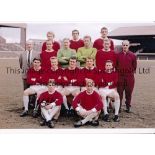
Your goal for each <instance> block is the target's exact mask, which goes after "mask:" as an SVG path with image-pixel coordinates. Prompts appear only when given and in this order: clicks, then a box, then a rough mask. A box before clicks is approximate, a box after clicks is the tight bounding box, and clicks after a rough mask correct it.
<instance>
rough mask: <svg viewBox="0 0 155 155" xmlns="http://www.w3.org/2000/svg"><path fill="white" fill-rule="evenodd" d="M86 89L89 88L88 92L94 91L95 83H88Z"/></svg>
mask: <svg viewBox="0 0 155 155" xmlns="http://www.w3.org/2000/svg"><path fill="white" fill-rule="evenodd" d="M86 89H87V92H88V93H92V92H93V85H92V84H88V85H86Z"/></svg>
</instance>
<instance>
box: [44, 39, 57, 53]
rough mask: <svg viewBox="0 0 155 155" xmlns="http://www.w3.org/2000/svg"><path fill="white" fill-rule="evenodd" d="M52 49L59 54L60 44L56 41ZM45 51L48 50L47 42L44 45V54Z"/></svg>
mask: <svg viewBox="0 0 155 155" xmlns="http://www.w3.org/2000/svg"><path fill="white" fill-rule="evenodd" d="M52 48H53V50H54V51H56V52H58V50H59V49H60V44H59V43H58V42H57V41H54V42H53V46H52ZM45 50H46V42H44V43H43V45H42V52H44V51H45Z"/></svg>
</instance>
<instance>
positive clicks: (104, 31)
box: [101, 29, 108, 38]
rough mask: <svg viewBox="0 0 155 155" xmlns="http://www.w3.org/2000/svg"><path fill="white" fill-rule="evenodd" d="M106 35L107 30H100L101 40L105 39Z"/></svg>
mask: <svg viewBox="0 0 155 155" xmlns="http://www.w3.org/2000/svg"><path fill="white" fill-rule="evenodd" d="M107 35H108V30H107V29H103V30H101V36H102V38H106V37H107Z"/></svg>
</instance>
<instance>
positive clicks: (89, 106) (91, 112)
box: [72, 79, 103, 127]
mask: <svg viewBox="0 0 155 155" xmlns="http://www.w3.org/2000/svg"><path fill="white" fill-rule="evenodd" d="M93 87H94V82H93V80H90V79H89V80H87V82H86V90H85V91H83V92H81V93H80V94H79V95H78V96H76V97H75V99H74V100H73V103H72V105H73V108H74V109H75V110H76V112H77V114H78V115H79V116H81V117H82V118H83V119H82V120H80V121H78V122H76V123H75V124H74V127H80V126H83V125H85V124H86V123H87V122H88V123H91V125H92V126H98V125H99V121H98V117H99V114H100V112H101V109H102V108H103V103H102V100H101V97H100V96H99V94H98V93H97V92H96V91H94V89H93Z"/></svg>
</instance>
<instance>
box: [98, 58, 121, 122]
mask: <svg viewBox="0 0 155 155" xmlns="http://www.w3.org/2000/svg"><path fill="white" fill-rule="evenodd" d="M99 76H100V78H99V79H100V83H99V94H100V95H101V97H102V101H103V103H104V108H103V110H104V116H103V120H104V121H106V122H109V121H110V120H109V114H108V110H107V108H108V101H107V97H110V98H112V99H114V109H115V116H114V118H113V120H114V122H118V121H119V117H118V113H119V108H120V98H119V94H118V92H117V81H118V75H117V73H116V72H115V71H114V70H113V62H112V61H111V60H107V61H106V63H105V72H104V73H103V72H101V73H100V74H99Z"/></svg>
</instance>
